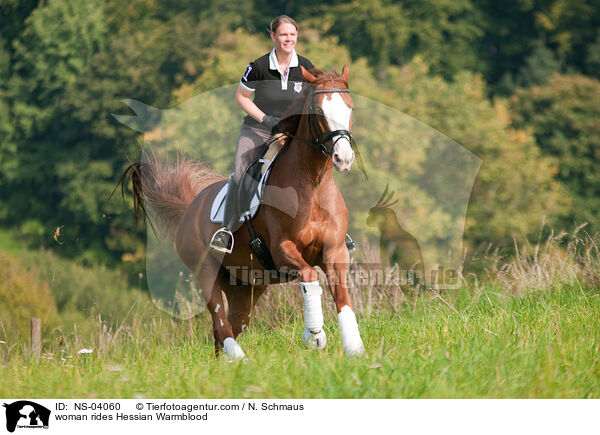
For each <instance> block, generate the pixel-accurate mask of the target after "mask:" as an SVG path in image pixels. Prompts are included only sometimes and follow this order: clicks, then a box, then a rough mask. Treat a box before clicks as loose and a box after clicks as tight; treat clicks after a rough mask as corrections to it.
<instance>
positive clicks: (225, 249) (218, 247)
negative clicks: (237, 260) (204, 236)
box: [208, 227, 235, 254]
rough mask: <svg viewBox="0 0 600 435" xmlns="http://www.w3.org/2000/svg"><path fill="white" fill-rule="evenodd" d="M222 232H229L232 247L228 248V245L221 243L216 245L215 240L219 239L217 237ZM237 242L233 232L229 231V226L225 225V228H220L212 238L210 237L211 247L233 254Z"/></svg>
mask: <svg viewBox="0 0 600 435" xmlns="http://www.w3.org/2000/svg"><path fill="white" fill-rule="evenodd" d="M220 234H227V235H229V237H230V240H231V247H230V248H227V246H219V245H215V241H216V239H217V237H218V236H219V235H220ZM234 243H235V239H234V238H233V233H232V232H231V231H229V230H228V229H227V228H225V227H223V228H219V229H218V230H217V231H215V233H214V234H213V236H212V238H211V239H210V243H209V245H208V246H209V248H211V249H214V250H215V251H217V252H222V253H224V254H231V252H232V251H233V244H234Z"/></svg>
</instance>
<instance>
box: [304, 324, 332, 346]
mask: <svg viewBox="0 0 600 435" xmlns="http://www.w3.org/2000/svg"><path fill="white" fill-rule="evenodd" d="M302 341H303V342H304V345H305V346H306V347H307V348H308V349H317V350H322V349H325V345H326V344H327V335H325V330H323V329H321V331H319V332H317V333H316V334H313V333H312V332H310V329H305V330H304V332H303V333H302Z"/></svg>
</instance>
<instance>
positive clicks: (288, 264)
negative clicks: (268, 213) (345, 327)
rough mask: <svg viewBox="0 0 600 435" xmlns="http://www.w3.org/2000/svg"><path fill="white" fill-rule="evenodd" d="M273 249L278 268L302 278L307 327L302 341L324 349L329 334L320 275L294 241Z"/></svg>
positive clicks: (309, 346) (301, 285) (315, 347)
mask: <svg viewBox="0 0 600 435" xmlns="http://www.w3.org/2000/svg"><path fill="white" fill-rule="evenodd" d="M271 251H272V252H273V253H274V254H275V255H274V258H275V260H274V261H275V267H276V268H277V269H278V270H284V269H287V271H288V272H291V273H293V274H298V277H299V278H300V287H301V289H302V298H303V299H304V323H305V325H306V329H305V330H304V332H303V333H302V341H303V342H304V344H305V345H306V347H308V348H310V349H323V348H324V347H325V345H326V344H327V336H326V335H325V331H324V329H323V307H322V305H321V294H322V293H323V288H322V287H321V285H320V284H319V275H318V274H317V272H316V270H315V269H314V268H313V267H312V266H311V265H310V264H308V263H307V262H306V261H305V260H304V258H302V254H301V253H300V252H299V251H298V249H297V248H296V245H295V244H294V243H293V242H292V241H290V240H286V241H283V242H281V243H279V245H277V246H275V247H272V248H271Z"/></svg>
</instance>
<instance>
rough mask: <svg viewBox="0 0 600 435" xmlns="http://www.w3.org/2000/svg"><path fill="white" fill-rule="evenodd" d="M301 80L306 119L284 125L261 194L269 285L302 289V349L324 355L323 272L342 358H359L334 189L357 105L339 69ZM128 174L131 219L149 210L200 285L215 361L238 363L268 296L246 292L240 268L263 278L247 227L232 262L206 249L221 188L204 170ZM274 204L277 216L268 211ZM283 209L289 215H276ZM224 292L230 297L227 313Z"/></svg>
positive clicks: (341, 214)
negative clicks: (243, 337) (254, 313)
mask: <svg viewBox="0 0 600 435" xmlns="http://www.w3.org/2000/svg"><path fill="white" fill-rule="evenodd" d="M302 72H303V76H304V79H305V80H306V82H308V83H305V85H306V86H305V88H307V89H306V90H305V92H304V93H303V95H302V96H300V97H299V99H298V101H297V102H296V105H297V106H298V107H300V105H301V106H302V109H301V110H300V111H299V112H296V115H293V116H290V117H287V118H285V119H284V121H282V123H281V131H282V132H283V134H285V135H286V136H287V138H286V142H285V145H284V147H283V149H282V150H281V151H280V153H279V156H278V158H277V160H276V162H275V163H274V167H273V169H272V171H271V175H270V178H269V180H268V184H267V186H266V189H265V192H266V193H265V196H269V194H271V197H272V198H271V199H270V200H266V199H265V197H263V201H262V203H261V206H260V208H259V210H258V212H257V214H256V216H255V217H254V226H255V228H256V232H257V233H258V234H260V235H261V236H262V237H263V239H264V242H265V245H266V247H267V248H268V249H269V251H270V253H271V255H272V257H273V261H274V264H275V268H276V270H277V271H285V272H286V274H282V275H279V276H278V277H277V278H276V279H273V280H272V281H271V282H282V281H286V280H290V279H295V278H296V277H297V278H299V280H300V287H301V289H302V295H303V298H304V306H305V311H304V317H305V324H306V329H305V330H304V333H303V335H302V339H303V341H304V343H305V345H306V346H307V347H311V348H317V349H322V348H323V347H324V346H325V343H326V335H325V332H324V330H323V313H322V307H321V294H322V288H321V286H320V284H319V277H318V274H317V272H316V271H315V269H314V267H315V266H319V267H320V268H321V269H322V270H323V271H324V272H325V273H326V276H327V281H328V284H329V288H330V290H331V292H332V295H333V299H334V301H335V304H336V307H337V312H338V324H339V327H340V329H341V334H342V342H343V347H344V351H345V353H346V354H348V355H357V354H361V353H362V352H363V350H364V347H363V343H362V340H361V337H360V333H359V330H358V324H357V322H356V316H355V314H354V312H353V311H352V308H351V304H350V298H349V295H348V289H347V278H348V271H349V264H350V261H349V253H348V249H347V247H346V244H345V235H346V231H347V227H348V210H347V208H346V204H345V202H344V199H343V198H342V195H341V193H340V191H339V190H338V188H337V186H336V185H335V182H334V179H333V167H334V166H335V167H336V168H337V169H338V170H340V171H345V170H348V171H349V170H350V167H351V165H352V163H353V161H354V157H355V155H354V152H353V151H352V146H351V134H350V131H351V118H352V109H353V102H352V99H351V97H350V93H349V91H348V76H349V69H348V66H347V65H345V66H344V68H343V70H342V75H341V76H340V75H339V74H337V73H334V72H332V73H324V72H321V71H312V72H308V71H306V70H305V69H304V68H302ZM128 172H130V173H131V177H132V181H133V190H134V199H135V202H136V211H137V212H138V214H139V213H140V212H141V211H143V210H144V201H145V204H149V205H150V206H151V207H152V209H153V210H154V211H155V212H156V217H157V218H158V219H159V220H160V221H161V222H162V223H163V224H164V225H165V226H166V228H167V229H168V233H170V234H171V235H172V240H173V241H174V242H175V246H176V249H177V252H178V253H179V256H180V257H181V259H182V261H183V262H184V263H185V264H186V265H187V266H188V267H189V268H190V270H191V271H192V272H193V273H194V275H195V277H196V280H197V283H198V286H199V288H200V289H201V290H202V293H203V296H204V300H205V302H206V305H207V308H208V310H209V312H210V315H211V316H212V321H213V334H214V338H215V351H216V353H217V354H218V353H219V351H220V349H223V351H224V352H225V353H226V354H227V356H228V357H229V359H231V360H239V359H243V358H244V357H245V354H244V351H243V350H242V349H241V347H240V346H239V344H238V343H237V342H236V340H235V339H236V337H237V336H238V335H239V334H240V333H241V332H242V331H243V330H244V329H245V328H246V327H247V326H248V323H249V320H250V313H251V310H252V308H253V305H254V304H256V302H257V300H258V299H259V298H260V297H261V295H262V294H263V293H264V291H265V290H266V288H267V286H266V285H264V284H260V283H259V284H257V285H251V284H252V283H249V282H245V281H244V279H243V278H244V276H242V270H243V269H244V268H245V270H246V271H247V270H248V268H250V269H253V270H257V269H258V270H260V271H263V270H264V269H263V268H262V266H261V265H260V264H258V262H257V261H256V257H253V255H252V251H251V250H250V247H249V245H248V243H249V239H250V237H249V234H248V231H246V229H245V228H244V227H240V229H238V230H237V232H236V233H235V246H234V249H233V252H232V253H231V254H229V255H223V254H219V253H216V252H213V251H211V250H209V249H208V245H209V242H210V237H211V235H212V234H213V233H214V231H215V230H216V229H217V228H218V227H217V226H216V224H213V223H211V221H210V219H209V212H210V208H211V204H212V202H213V200H214V198H215V196H216V195H217V193H218V192H219V190H220V189H221V187H223V185H224V183H225V182H226V180H225V179H224V178H223V177H221V176H218V175H217V174H215V173H214V172H212V171H211V170H210V169H207V168H206V167H204V166H202V165H201V164H198V163H194V162H191V161H189V160H181V159H180V160H178V162H177V164H176V165H175V166H174V167H171V168H168V167H166V166H165V165H164V164H162V163H160V162H159V161H158V160H157V159H156V158H154V159H150V161H149V162H145V163H137V164H134V165H132V166H131V167H130V168H129V169H128ZM126 175H127V172H126V174H124V178H123V180H122V181H123V182H124V179H125V176H126ZM282 192H283V194H282ZM292 199H293V201H291V200H292ZM286 201H288V202H289V201H291V202H293V203H294V207H291V208H292V209H293V212H291V213H290V212H289V209H290V204H291V202H290V204H284V203H285V202H286ZM277 202H279V206H277V205H275V206H273V204H276V203H277ZM286 209H287V210H288V212H284V211H282V210H286ZM247 276H248V275H247V274H246V279H247ZM221 291H224V293H225V295H226V297H227V305H228V307H229V310H228V311H229V312H228V313H226V312H225V309H224V308H223V307H224V301H223V297H222V292H221Z"/></svg>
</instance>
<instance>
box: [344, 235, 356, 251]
mask: <svg viewBox="0 0 600 435" xmlns="http://www.w3.org/2000/svg"><path fill="white" fill-rule="evenodd" d="M346 239H348V241H347V242H346V248H348V252H353V251H356V248H357V247H358V242H355V241H354V240H352V237H350V234H348V233H346Z"/></svg>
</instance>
